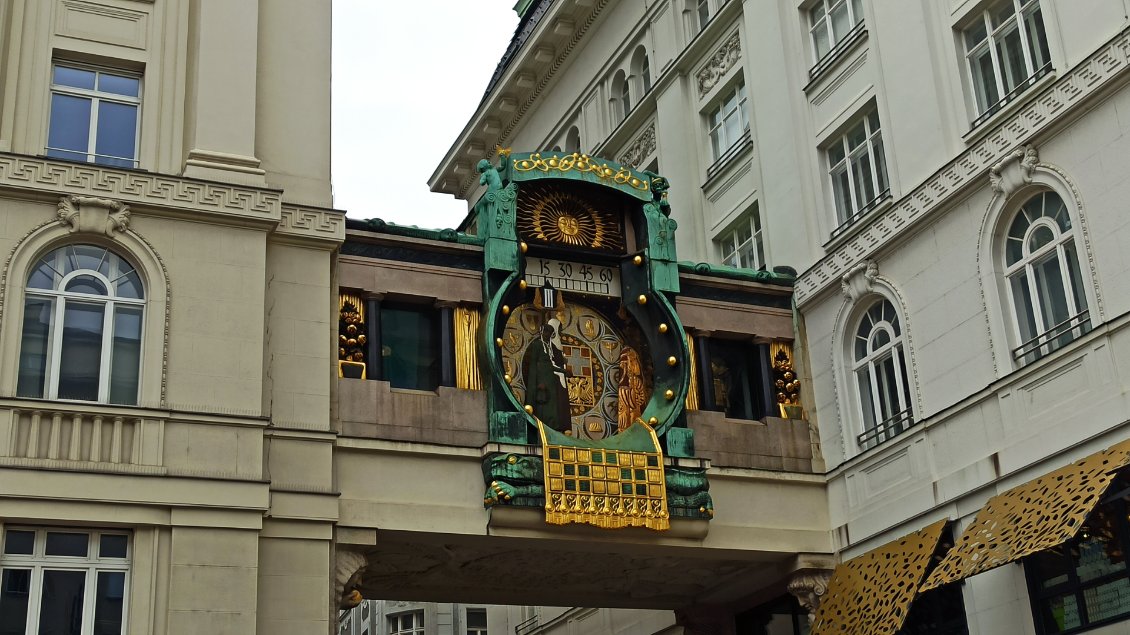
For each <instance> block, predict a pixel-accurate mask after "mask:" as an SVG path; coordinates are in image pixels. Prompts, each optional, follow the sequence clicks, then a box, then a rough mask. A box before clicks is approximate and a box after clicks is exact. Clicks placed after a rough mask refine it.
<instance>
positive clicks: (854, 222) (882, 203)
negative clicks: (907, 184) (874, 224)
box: [824, 189, 894, 254]
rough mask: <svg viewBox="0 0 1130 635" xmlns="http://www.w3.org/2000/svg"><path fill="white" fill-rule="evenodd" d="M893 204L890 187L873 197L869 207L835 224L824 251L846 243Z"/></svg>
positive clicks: (832, 249) (833, 249)
mask: <svg viewBox="0 0 1130 635" xmlns="http://www.w3.org/2000/svg"><path fill="white" fill-rule="evenodd" d="M893 205H894V197H893V196H891V191H890V189H888V190H886V192H885V193H884V194H883V195H882V196H880V197H879V198H877V199H875V200H874V201H873V202H872V203H871V207H870V209H865V210H864V211H862V212H857V213H856V214H855V215H854V216H852V217H851V218H850V219H848V220H847V221H845V222H843V223H841V224H840V225H838V226H836V228H835V229H833V230H832V233H831V234H829V235H828V241H827V242H825V243H824V253H826V254H827V253H831V252H833V251H835V250H836V249H838V248H839V247H840V246H841V245H843V244H844V243H846V242H847V241H848V240H850V239H851V237H852V236H855V235H856V234H858V233H859V232H860V231H862V230H863V228H864V227H867V226H868V225H869V224H870V223H871V221H872V220H874V219H876V218H878V217H879V216H882V215H883V213H884V212H886V211H887V210H888V209H890V208H891V207H892V206H893Z"/></svg>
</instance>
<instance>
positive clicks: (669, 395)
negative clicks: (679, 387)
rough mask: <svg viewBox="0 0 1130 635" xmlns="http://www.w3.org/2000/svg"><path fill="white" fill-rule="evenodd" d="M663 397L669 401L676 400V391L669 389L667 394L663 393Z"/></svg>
mask: <svg viewBox="0 0 1130 635" xmlns="http://www.w3.org/2000/svg"><path fill="white" fill-rule="evenodd" d="M663 396H664V397H666V398H667V401H671V400H672V399H674V398H675V391H674V390H671V389H670V388H668V389H667V392H665V393H663Z"/></svg>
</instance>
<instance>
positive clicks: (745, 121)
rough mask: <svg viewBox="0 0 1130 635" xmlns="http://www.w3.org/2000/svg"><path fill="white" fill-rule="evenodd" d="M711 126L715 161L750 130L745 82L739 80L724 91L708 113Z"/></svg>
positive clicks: (711, 140)
mask: <svg viewBox="0 0 1130 635" xmlns="http://www.w3.org/2000/svg"><path fill="white" fill-rule="evenodd" d="M707 120H708V124H709V127H710V150H711V153H712V156H713V158H714V160H715V161H717V160H718V159H720V158H722V156H723V155H725V154H726V151H727V150H729V149H730V148H732V147H733V146H734V145H736V144H737V143H738V142H739V141H741V140H742V138H743V137H744V136H745V133H746V132H747V131H748V130H749V112H748V104H747V99H746V92H745V83H744V82H739V83H738V84H737V85H736V86H734V87H733V88H730V89H729V90H726V91H725V92H724V93H722V96H721V98H720V99H719V100H718V103H717V104H716V105H715V106H714V107H713V108H712V109H711V110H710V112H709V113H708V115H707Z"/></svg>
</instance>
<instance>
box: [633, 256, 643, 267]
mask: <svg viewBox="0 0 1130 635" xmlns="http://www.w3.org/2000/svg"><path fill="white" fill-rule="evenodd" d="M632 262H634V263H636V265H642V264H643V256H636V257H635V258H632Z"/></svg>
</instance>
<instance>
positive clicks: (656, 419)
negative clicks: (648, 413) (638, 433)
mask: <svg viewBox="0 0 1130 635" xmlns="http://www.w3.org/2000/svg"><path fill="white" fill-rule="evenodd" d="M647 422H648V423H650V424H651V425H655V424H657V423H659V419H658V418H657V417H652V418H650V419H648V420H647Z"/></svg>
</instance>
